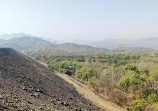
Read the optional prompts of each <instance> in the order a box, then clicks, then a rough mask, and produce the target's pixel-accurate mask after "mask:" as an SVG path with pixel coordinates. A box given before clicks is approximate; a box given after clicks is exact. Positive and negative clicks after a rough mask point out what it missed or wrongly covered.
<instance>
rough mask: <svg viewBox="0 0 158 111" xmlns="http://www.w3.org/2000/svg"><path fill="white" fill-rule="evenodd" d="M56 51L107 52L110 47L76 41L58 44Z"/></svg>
mask: <svg viewBox="0 0 158 111" xmlns="http://www.w3.org/2000/svg"><path fill="white" fill-rule="evenodd" d="M54 50H55V51H58V52H59V51H60V52H67V53H105V52H108V51H109V50H108V49H104V48H96V47H91V46H86V45H78V44H74V43H63V44H59V45H56V47H55V49H54Z"/></svg>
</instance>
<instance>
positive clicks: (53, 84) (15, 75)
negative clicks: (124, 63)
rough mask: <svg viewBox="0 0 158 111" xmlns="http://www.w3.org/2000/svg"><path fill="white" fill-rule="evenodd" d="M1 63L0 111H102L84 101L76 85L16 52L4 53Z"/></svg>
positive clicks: (7, 51) (1, 53)
mask: <svg viewBox="0 0 158 111" xmlns="http://www.w3.org/2000/svg"><path fill="white" fill-rule="evenodd" d="M0 61H1V62H0V87H1V89H0V99H1V101H0V110H4V111H5V110H7V111H58V110H62V111H81V110H82V111H85V110H87V111H98V110H99V109H97V108H96V107H95V106H93V105H92V104H91V103H89V102H88V101H86V100H85V99H83V98H82V97H81V95H79V94H78V93H77V91H76V90H75V88H74V87H73V86H72V85H69V84H68V83H67V82H65V81H63V80H62V79H61V78H59V77H58V76H56V75H55V74H54V73H52V72H50V71H49V70H48V69H47V68H46V67H44V66H42V65H41V64H39V63H38V62H36V61H35V60H33V59H31V58H29V57H27V56H25V55H23V54H21V53H19V52H17V51H15V50H13V49H9V48H3V49H0ZM65 95H66V96H65ZM2 101H3V102H2Z"/></svg>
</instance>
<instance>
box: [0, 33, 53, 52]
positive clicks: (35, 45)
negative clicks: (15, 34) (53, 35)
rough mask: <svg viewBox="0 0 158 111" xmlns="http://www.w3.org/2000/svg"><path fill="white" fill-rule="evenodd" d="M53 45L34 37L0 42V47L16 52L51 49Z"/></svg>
mask: <svg viewBox="0 0 158 111" xmlns="http://www.w3.org/2000/svg"><path fill="white" fill-rule="evenodd" d="M53 46H54V44H53V43H51V42H49V41H45V40H42V39H40V38H36V37H29V36H23V37H19V38H12V39H9V40H5V41H3V42H0V47H6V48H8V47H11V48H15V49H17V50H28V49H47V48H50V47H51V48H52V47H53Z"/></svg>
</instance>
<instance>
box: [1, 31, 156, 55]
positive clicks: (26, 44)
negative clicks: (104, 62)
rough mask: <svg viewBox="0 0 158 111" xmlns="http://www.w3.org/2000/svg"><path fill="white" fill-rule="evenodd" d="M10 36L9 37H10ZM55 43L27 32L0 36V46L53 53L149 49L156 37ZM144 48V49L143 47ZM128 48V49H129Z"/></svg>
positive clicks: (151, 47) (152, 46)
mask: <svg viewBox="0 0 158 111" xmlns="http://www.w3.org/2000/svg"><path fill="white" fill-rule="evenodd" d="M10 38H11V39H10ZM63 42H64V41H62V43H61V44H57V43H56V42H55V39H49V38H39V37H35V36H32V35H29V34H24V33H18V34H4V35H1V36H0V47H11V48H15V49H17V50H28V49H41V50H49V51H52V52H55V53H61V52H63V53H72V52H74V53H76V52H79V53H85V52H87V53H92V52H93V53H100V52H101V53H103V52H107V51H109V50H107V49H114V50H115V51H116V50H118V51H120V50H123V49H124V50H125V51H127V50H128V51H134V52H135V51H136V52H137V51H138V50H137V48H138V49H139V50H142V52H143V51H149V49H158V44H157V43H158V38H156V37H155V38H154V37H152V38H147V39H141V40H128V39H109V40H104V41H100V42H90V41H84V40H74V41H70V42H69V43H68V42H65V43H63ZM145 48H146V49H145ZM129 49H130V50H129Z"/></svg>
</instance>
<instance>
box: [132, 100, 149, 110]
mask: <svg viewBox="0 0 158 111" xmlns="http://www.w3.org/2000/svg"><path fill="white" fill-rule="evenodd" d="M130 106H131V109H132V111H142V110H143V109H145V107H146V106H147V103H145V101H144V100H134V101H132V102H131V103H130Z"/></svg>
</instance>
